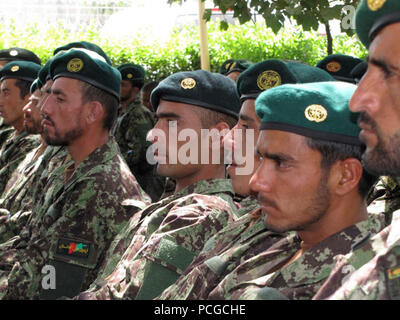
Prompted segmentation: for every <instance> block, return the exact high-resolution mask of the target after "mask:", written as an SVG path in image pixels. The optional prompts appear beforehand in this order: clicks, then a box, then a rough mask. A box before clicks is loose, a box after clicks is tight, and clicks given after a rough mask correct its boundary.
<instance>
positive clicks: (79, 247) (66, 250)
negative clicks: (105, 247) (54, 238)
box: [56, 239, 90, 258]
mask: <svg viewBox="0 0 400 320" xmlns="http://www.w3.org/2000/svg"><path fill="white" fill-rule="evenodd" d="M89 249H90V245H89V243H83V242H73V241H70V240H68V239H58V243H57V250H56V253H57V254H61V255H65V256H67V257H79V258H87V257H89V253H90V252H89V251H90V250H89Z"/></svg>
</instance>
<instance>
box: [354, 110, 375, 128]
mask: <svg viewBox="0 0 400 320" xmlns="http://www.w3.org/2000/svg"><path fill="white" fill-rule="evenodd" d="M361 123H363V124H366V125H368V126H369V127H370V128H371V129H372V130H375V129H376V127H377V125H376V122H375V121H374V119H372V118H371V117H370V116H369V115H368V114H367V113H366V112H360V114H359V116H358V119H357V124H358V126H360V124H361Z"/></svg>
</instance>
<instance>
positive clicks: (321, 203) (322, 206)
mask: <svg viewBox="0 0 400 320" xmlns="http://www.w3.org/2000/svg"><path fill="white" fill-rule="evenodd" d="M323 170H324V171H323V175H322V177H321V179H320V181H319V183H318V187H317V190H316V192H315V194H314V196H313V197H312V199H311V204H310V205H309V206H308V207H307V208H306V209H305V210H304V212H306V213H307V217H308V220H307V221H303V222H297V223H291V224H288V225H286V226H282V227H280V226H273V225H270V224H268V223H267V217H268V213H267V214H266V217H265V220H264V221H265V226H266V227H267V228H268V229H269V230H271V231H274V232H287V231H302V230H306V229H307V227H309V226H310V225H312V224H314V223H316V222H318V221H319V220H320V219H321V218H322V217H323V216H324V215H325V213H326V212H327V211H328V208H329V206H330V195H329V189H328V187H327V182H328V172H329V169H323Z"/></svg>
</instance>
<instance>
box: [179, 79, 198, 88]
mask: <svg viewBox="0 0 400 320" xmlns="http://www.w3.org/2000/svg"><path fill="white" fill-rule="evenodd" d="M195 86H196V80H194V79H193V78H185V79H183V80H182V81H181V87H182V88H183V89H185V90H187V89H193V88H194V87H195Z"/></svg>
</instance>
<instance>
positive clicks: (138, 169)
mask: <svg viewBox="0 0 400 320" xmlns="http://www.w3.org/2000/svg"><path fill="white" fill-rule="evenodd" d="M154 124H155V119H154V115H153V113H152V112H151V111H150V110H149V109H147V108H146V107H144V106H143V105H142V104H141V103H140V98H139V96H137V97H136V99H135V100H134V101H133V102H132V103H131V104H129V105H128V106H127V107H126V110H125V112H124V113H122V115H121V116H120V117H119V118H118V121H117V124H116V127H115V134H114V135H115V139H116V141H117V143H118V145H119V148H120V150H121V154H122V156H123V157H124V159H125V160H126V162H127V164H128V167H129V168H130V169H131V171H132V173H133V174H134V175H135V177H136V179H137V181H138V182H139V184H140V186H141V187H142V188H143V190H144V191H146V193H148V195H149V196H150V197H151V199H152V201H153V202H155V201H158V200H159V199H160V197H161V194H162V193H163V191H164V183H165V178H164V177H161V176H159V175H158V174H157V172H156V166H154V165H150V164H149V163H148V162H147V160H146V150H147V148H148V147H149V146H150V145H151V143H150V142H148V141H146V137H147V134H148V132H149V131H150V130H151V129H152V128H153V127H154Z"/></svg>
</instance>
